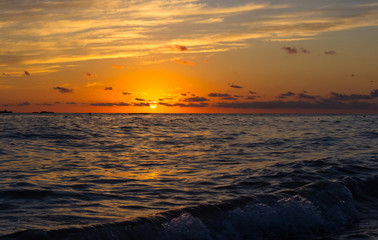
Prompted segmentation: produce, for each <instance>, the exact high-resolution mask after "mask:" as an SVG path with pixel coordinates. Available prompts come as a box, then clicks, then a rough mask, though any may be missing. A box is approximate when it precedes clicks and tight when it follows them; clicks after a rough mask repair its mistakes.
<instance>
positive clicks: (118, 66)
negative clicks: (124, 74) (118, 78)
mask: <svg viewBox="0 0 378 240" xmlns="http://www.w3.org/2000/svg"><path fill="white" fill-rule="evenodd" d="M112 68H123V66H121V65H112Z"/></svg>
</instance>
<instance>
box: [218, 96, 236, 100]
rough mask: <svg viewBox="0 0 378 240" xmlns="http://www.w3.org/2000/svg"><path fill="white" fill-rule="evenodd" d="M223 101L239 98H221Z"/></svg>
mask: <svg viewBox="0 0 378 240" xmlns="http://www.w3.org/2000/svg"><path fill="white" fill-rule="evenodd" d="M221 99H222V100H236V99H237V98H235V97H231V96H230V97H223V98H221Z"/></svg>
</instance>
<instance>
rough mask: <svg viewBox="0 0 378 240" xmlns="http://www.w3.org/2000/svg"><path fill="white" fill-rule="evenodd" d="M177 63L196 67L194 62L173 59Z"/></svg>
mask: <svg viewBox="0 0 378 240" xmlns="http://www.w3.org/2000/svg"><path fill="white" fill-rule="evenodd" d="M173 61H174V62H175V63H179V64H183V65H194V62H192V61H182V60H179V59H173Z"/></svg>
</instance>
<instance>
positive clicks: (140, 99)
mask: <svg viewBox="0 0 378 240" xmlns="http://www.w3.org/2000/svg"><path fill="white" fill-rule="evenodd" d="M134 100H135V101H140V102H144V101H146V100H145V99H143V98H135V99H134Z"/></svg>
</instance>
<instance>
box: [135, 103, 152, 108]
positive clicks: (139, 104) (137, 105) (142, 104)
mask: <svg viewBox="0 0 378 240" xmlns="http://www.w3.org/2000/svg"><path fill="white" fill-rule="evenodd" d="M133 106H134V107H149V106H150V103H145V102H138V103H133Z"/></svg>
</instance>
